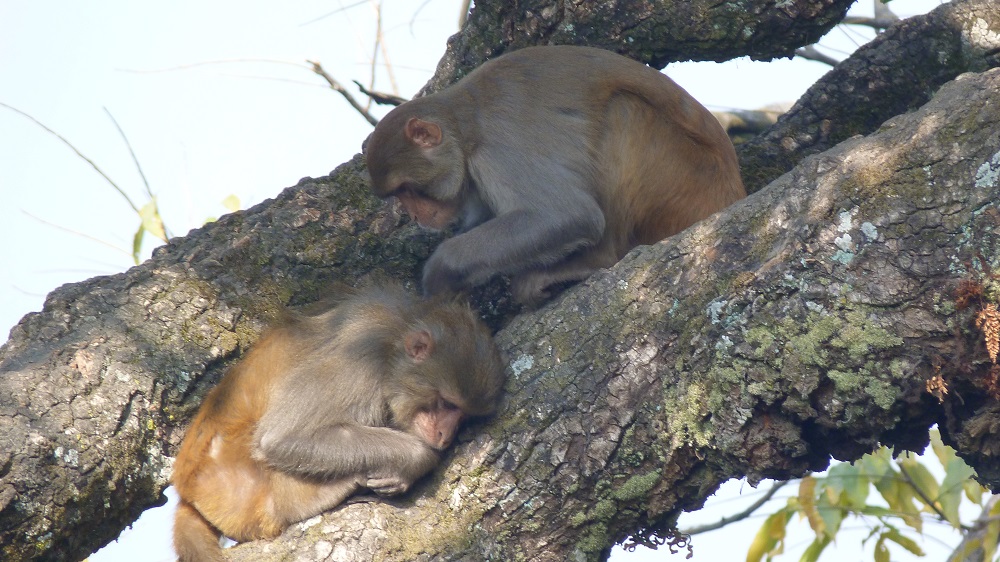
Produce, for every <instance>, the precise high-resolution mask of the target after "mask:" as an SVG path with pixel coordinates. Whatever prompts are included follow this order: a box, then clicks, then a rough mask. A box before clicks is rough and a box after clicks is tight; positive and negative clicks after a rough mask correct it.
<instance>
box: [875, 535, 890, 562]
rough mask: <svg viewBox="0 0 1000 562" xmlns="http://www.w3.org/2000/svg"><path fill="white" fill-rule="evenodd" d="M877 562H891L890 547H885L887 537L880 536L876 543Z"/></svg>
mask: <svg viewBox="0 0 1000 562" xmlns="http://www.w3.org/2000/svg"><path fill="white" fill-rule="evenodd" d="M875 562H890V559H889V547H887V546H886V545H885V535H884V534H882V535H880V536H879V538H878V541H876V542H875Z"/></svg>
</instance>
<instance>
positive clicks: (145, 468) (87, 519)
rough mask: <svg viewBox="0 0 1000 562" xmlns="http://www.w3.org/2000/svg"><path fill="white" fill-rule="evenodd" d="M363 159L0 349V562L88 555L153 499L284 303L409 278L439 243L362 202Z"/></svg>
mask: <svg viewBox="0 0 1000 562" xmlns="http://www.w3.org/2000/svg"><path fill="white" fill-rule="evenodd" d="M360 169H361V160H360V158H356V159H355V160H354V161H353V162H350V163H347V164H345V165H344V166H342V167H341V168H340V169H339V170H338V171H337V172H335V173H334V175H333V176H332V177H329V178H321V179H317V180H303V181H302V182H301V183H300V184H299V185H298V186H296V187H294V188H290V189H288V190H286V191H285V192H284V193H282V195H281V196H280V197H278V198H277V199H276V200H274V201H268V202H265V203H262V204H260V205H257V206H256V207H254V208H252V209H249V210H246V211H242V212H238V213H234V214H232V215H227V216H226V217H223V218H222V219H220V220H219V221H218V222H216V223H213V224H210V225H208V226H206V227H204V228H202V229H198V230H195V231H192V232H191V233H190V234H189V235H188V236H186V237H183V238H177V239H174V240H172V241H171V242H170V243H169V244H168V245H166V246H164V247H162V248H160V249H159V250H157V252H156V254H155V256H154V257H153V258H152V259H151V260H149V261H148V262H146V263H144V264H143V265H141V266H139V267H135V268H132V269H130V270H129V271H127V272H125V273H122V274H119V275H114V276H110V277H98V278H95V279H91V280H89V281H85V282H83V283H76V284H71V285H65V286H63V287H61V288H59V289H57V290H56V291H54V292H53V293H52V294H51V295H49V297H48V299H47V301H46V303H45V307H44V309H43V311H42V312H41V313H37V314H29V315H28V316H26V317H25V318H24V319H22V320H21V322H20V323H19V324H18V325H17V326H16V327H15V328H14V329H13V330H12V331H11V334H10V340H9V341H8V342H7V343H6V344H5V345H4V346H3V347H2V348H0V440H2V441H0V443H2V446H0V467H2V469H0V545H2V546H0V559H3V560H20V559H34V557H36V556H37V557H39V558H42V559H53V560H58V559H79V558H82V555H86V554H87V553H89V552H90V551H92V550H94V549H95V548H97V547H99V546H101V545H103V544H105V543H107V542H109V541H110V540H111V539H113V538H114V537H116V536H117V535H118V533H119V532H120V531H121V529H122V528H123V527H124V525H125V524H127V523H128V522H130V521H132V520H134V519H135V518H136V517H138V515H139V513H140V512H141V511H142V510H143V509H145V508H147V507H149V506H150V505H151V504H152V503H153V502H154V501H156V498H158V497H159V494H160V491H161V490H162V489H163V487H164V484H165V482H166V479H167V477H168V476H169V467H170V458H169V457H167V456H165V455H172V454H173V453H174V451H175V447H176V445H177V443H178V442H179V439H180V437H181V435H182V433H181V432H182V430H183V428H184V426H185V425H186V420H188V419H189V418H190V416H191V415H192V414H193V411H194V410H195V409H196V408H197V406H198V404H199V403H200V402H201V398H202V397H203V396H204V393H205V391H206V390H207V389H208V388H209V387H210V386H211V385H212V384H214V383H215V382H216V381H217V380H218V378H219V377H220V376H221V374H222V372H223V371H224V369H225V367H226V366H227V365H228V364H229V363H230V362H231V360H232V359H234V358H236V357H237V356H238V355H239V353H240V352H241V351H243V350H244V349H245V348H246V346H247V345H248V344H249V343H250V342H251V341H252V340H254V339H255V338H256V334H257V333H258V332H259V331H260V329H261V328H262V326H263V325H264V323H265V322H266V321H267V320H268V319H271V318H272V317H273V315H274V313H275V312H276V311H277V310H279V309H280V307H282V306H284V305H285V304H286V303H288V304H296V303H303V302H310V301H315V300H318V299H320V298H322V297H323V294H324V290H325V288H326V287H328V286H329V285H330V283H331V282H332V281H337V280H340V281H345V282H349V283H355V282H357V280H358V278H360V277H363V276H365V275H368V274H376V275H387V276H390V277H395V278H401V279H412V278H413V277H414V272H417V271H419V267H420V263H421V261H422V260H423V259H425V258H426V257H427V256H428V255H429V252H430V250H431V249H432V248H433V246H434V245H435V243H436V241H437V240H436V239H435V237H431V236H429V235H427V234H424V233H422V232H420V231H418V230H417V229H416V228H415V227H407V228H403V229H400V228H399V225H400V223H401V221H402V220H403V219H402V216H401V214H400V213H399V211H398V210H396V209H390V208H388V207H386V206H385V205H383V203H382V202H381V201H379V200H377V199H375V198H374V197H373V196H371V195H370V194H369V192H368V191H369V190H368V186H367V184H366V183H365V182H364V180H363V179H362V178H361V176H360V174H359V171H360Z"/></svg>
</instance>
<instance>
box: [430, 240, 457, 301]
mask: <svg viewBox="0 0 1000 562" xmlns="http://www.w3.org/2000/svg"><path fill="white" fill-rule="evenodd" d="M448 242H449V241H448V240H446V241H445V242H444V243H442V245H441V247H439V248H438V250H437V251H436V252H434V254H433V255H431V257H430V259H428V260H427V264H426V265H424V278H423V288H424V294H425V295H427V296H433V295H437V294H440V293H457V292H459V291H461V290H462V289H464V288H465V287H466V285H467V283H466V278H465V275H463V273H462V272H461V270H460V269H459V268H457V267H455V265H454V264H453V263H448V262H449V261H453V260H449V259H448V258H449V256H451V253H450V252H448V251H442V249H445V244H447V243H448Z"/></svg>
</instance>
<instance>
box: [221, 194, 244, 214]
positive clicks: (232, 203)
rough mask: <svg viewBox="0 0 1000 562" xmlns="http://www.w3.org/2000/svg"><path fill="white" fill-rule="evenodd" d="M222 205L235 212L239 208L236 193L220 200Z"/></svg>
mask: <svg viewBox="0 0 1000 562" xmlns="http://www.w3.org/2000/svg"><path fill="white" fill-rule="evenodd" d="M222 206H223V207H225V208H226V209H227V210H228V211H229V212H230V213H235V212H236V211H239V210H240V198H239V197H237V196H236V195H233V194H229V195H228V196H227V197H226V198H225V199H223V200H222Z"/></svg>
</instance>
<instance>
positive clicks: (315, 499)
mask: <svg viewBox="0 0 1000 562" xmlns="http://www.w3.org/2000/svg"><path fill="white" fill-rule="evenodd" d="M503 380H504V373H503V366H502V363H501V362H500V360H499V355H498V354H497V351H496V348H495V346H494V345H493V342H492V338H491V337H490V335H489V332H488V331H487V330H486V329H485V327H484V326H483V325H482V324H481V322H479V320H478V318H476V317H475V315H474V314H473V313H472V312H471V311H470V310H469V308H468V306H467V305H461V304H458V303H456V302H449V301H436V302H429V303H424V302H420V301H418V300H416V299H415V298H413V297H411V296H409V295H407V294H405V293H404V292H403V291H402V290H401V289H399V288H398V287H389V288H369V289H365V290H362V291H360V292H358V293H357V294H355V295H350V296H348V297H346V298H342V299H340V302H338V303H337V305H336V307H335V308H333V309H332V310H329V311H326V312H322V313H320V314H318V315H316V316H292V317H291V318H290V319H289V321H288V322H286V323H285V324H283V325H281V326H278V327H276V328H274V329H272V330H271V331H269V333H267V334H266V335H265V336H264V337H262V338H261V340H260V342H258V343H257V345H256V346H254V348H253V349H252V350H251V351H250V353H248V354H247V356H246V357H245V358H244V359H243V360H242V361H241V362H240V363H238V364H237V365H236V366H234V367H233V368H232V369H231V370H230V371H229V372H228V373H226V376H225V377H223V379H222V381H221V382H220V383H219V385H218V386H216V387H215V388H214V389H212V390H211V391H210V392H209V393H208V395H207V396H206V397H205V401H204V403H203V404H202V406H201V409H200V410H199V412H198V414H197V416H196V417H195V419H194V421H193V422H192V424H191V427H190V428H189V429H188V433H187V435H186V436H185V439H184V441H183V443H182V444H181V448H180V451H179V453H178V455H177V460H176V462H175V464H174V473H173V484H174V486H175V488H176V489H177V493H178V494H179V495H180V498H181V502H180V506H179V508H178V511H177V515H176V520H175V525H174V546H175V549H176V551H177V554H178V556H179V557H180V559H181V560H182V561H183V562H195V561H205V560H207V561H212V562H215V561H217V560H223V559H224V558H223V556H222V551H221V549H220V547H219V542H218V541H219V537H220V536H221V535H225V536H227V537H230V538H232V539H234V540H236V541H240V542H242V541H248V540H255V539H266V538H273V537H275V536H277V535H278V534H280V533H281V532H282V531H283V530H284V529H285V528H286V527H288V526H289V525H290V524H292V523H295V522H297V521H301V520H304V519H307V518H309V517H312V516H314V515H317V514H319V513H321V512H323V511H326V510H328V509H331V508H332V507H334V506H336V505H338V504H340V503H342V502H343V501H344V500H345V499H346V498H347V497H348V496H350V495H351V494H353V493H355V492H356V491H357V490H359V489H361V488H364V487H368V488H371V489H373V490H375V491H376V492H380V493H387V494H388V493H399V492H403V491H405V490H406V489H407V488H408V487H409V486H410V485H411V484H412V483H413V482H414V481H415V480H417V479H418V478H420V477H421V476H423V475H424V474H426V473H427V472H428V471H429V470H431V469H432V468H433V467H434V466H435V465H436V464H437V462H438V455H437V451H436V450H437V449H443V448H445V447H447V446H448V444H450V443H451V440H452V438H453V437H454V433H455V431H456V430H457V428H458V424H459V423H460V421H461V418H462V417H464V416H465V415H485V414H489V413H490V412H491V411H492V409H493V408H494V407H495V404H496V400H497V397H498V395H499V392H500V389H501V387H502V384H503Z"/></svg>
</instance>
